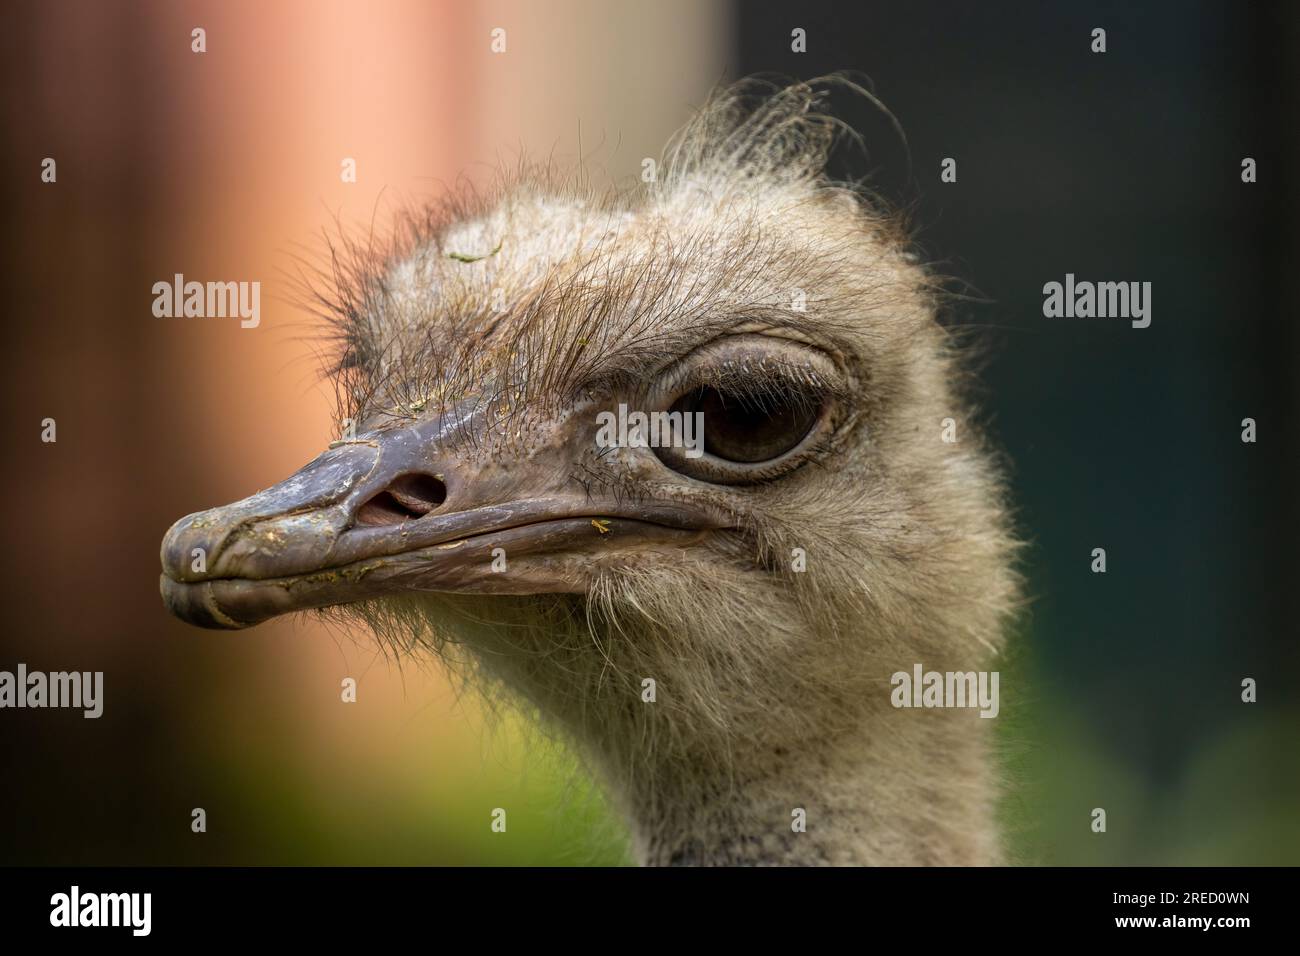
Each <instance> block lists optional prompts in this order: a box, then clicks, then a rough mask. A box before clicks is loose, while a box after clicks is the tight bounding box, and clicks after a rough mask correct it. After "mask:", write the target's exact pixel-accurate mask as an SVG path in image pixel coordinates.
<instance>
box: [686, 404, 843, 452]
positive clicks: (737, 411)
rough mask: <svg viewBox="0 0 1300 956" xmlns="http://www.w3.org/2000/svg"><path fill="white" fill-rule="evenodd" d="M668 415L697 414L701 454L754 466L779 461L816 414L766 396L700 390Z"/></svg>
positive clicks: (804, 406)
mask: <svg viewBox="0 0 1300 956" xmlns="http://www.w3.org/2000/svg"><path fill="white" fill-rule="evenodd" d="M672 411H674V412H682V413H683V414H694V413H696V412H698V413H699V414H700V415H701V416H702V418H701V419H698V420H700V421H703V423H704V451H705V453H706V454H709V455H712V456H713V457H715V458H720V459H722V460H723V461H732V462H739V463H742V464H754V463H757V462H763V461H771V460H772V459H773V458H779V457H780V456H782V455H784V454H785V453H786V452H788V451H790V450H791V449H793V448H794V447H795V446H796V445H798V444H799V443H800V442H802V441H803V439H804V437H805V436H807V434H808V432H809V431H811V430H812V427H813V425H815V424H816V423H817V418H818V415H819V412H820V409H819V408H818V407H817V406H816V405H814V404H811V403H808V402H801V401H789V400H786V397H778V398H777V399H776V400H773V397H772V396H767V395H762V394H759V395H746V394H743V393H740V394H737V393H735V392H724V391H722V390H721V389H717V388H712V387H709V386H705V387H703V388H697V389H695V390H694V391H693V392H690V393H689V394H687V395H683V396H682V397H681V398H679V399H678V400H677V401H676V402H675V403H674V404H673V407H672Z"/></svg>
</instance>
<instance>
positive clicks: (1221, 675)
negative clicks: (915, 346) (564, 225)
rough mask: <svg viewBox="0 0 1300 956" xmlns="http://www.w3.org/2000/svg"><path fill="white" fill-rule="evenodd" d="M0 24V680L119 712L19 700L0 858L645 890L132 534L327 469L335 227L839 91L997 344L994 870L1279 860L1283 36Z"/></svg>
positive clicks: (434, 708)
mask: <svg viewBox="0 0 1300 956" xmlns="http://www.w3.org/2000/svg"><path fill="white" fill-rule="evenodd" d="M0 18H2V19H3V29H0V51H2V52H3V56H0V72H2V73H3V75H4V84H3V93H2V94H0V104H2V108H3V111H4V130H5V135H6V142H5V148H4V150H3V152H2V153H0V215H2V216H3V217H4V219H5V220H6V222H5V229H4V232H3V239H4V244H5V245H4V255H3V262H2V264H0V270H3V275H4V279H5V282H4V286H5V290H6V295H5V305H6V309H5V316H4V322H5V329H6V332H7V344H8V347H9V355H10V357H11V360H12V363H11V366H10V369H11V371H10V377H9V378H8V379H7V380H4V381H3V382H0V392H2V394H3V408H4V423H5V427H4V430H3V440H4V445H5V447H4V462H5V469H4V473H3V478H2V479H0V480H2V483H3V493H4V502H5V509H4V510H5V515H6V525H7V531H8V541H9V546H8V547H5V548H3V549H0V564H2V566H3V574H0V596H2V598H3V601H4V607H5V608H6V609H7V614H8V619H7V620H6V621H5V622H4V625H3V629H2V633H0V669H8V670H12V669H13V668H14V667H15V666H16V664H17V663H18V662H20V661H22V662H25V663H26V664H27V666H28V667H29V668H30V669H33V670H47V671H53V670H65V669H66V670H71V669H75V670H88V671H95V670H102V671H104V672H105V684H106V690H105V713H104V716H103V717H102V718H101V719H99V720H84V719H83V718H82V716H81V714H80V712H77V711H53V710H47V711H30V710H23V711H16V710H5V711H0V779H2V780H3V783H4V785H3V786H0V821H2V825H0V862H4V863H66V864H86V863H98V864H108V863H115V864H125V863H250V864H271V863H275V864H437V863H447V864H473V863H483V864H564V865H570V864H571V865H582V864H619V863H623V862H625V861H626V859H627V855H626V846H625V840H624V837H623V834H622V832H621V830H620V828H619V826H618V824H617V823H615V822H614V821H613V820H612V819H611V818H610V817H609V815H608V814H607V812H606V809H605V806H604V803H603V802H602V800H601V797H600V795H599V794H598V793H596V792H594V791H593V789H592V788H591V787H590V786H589V785H588V784H587V783H586V782H585V780H584V778H583V776H582V775H581V773H579V772H577V771H575V766H574V762H573V761H572V759H571V758H570V757H569V755H567V754H566V753H564V752H563V750H562V749H559V748H556V747H554V746H545V747H543V746H538V745H537V744H536V742H534V741H531V740H530V739H529V738H528V737H527V735H526V733H525V731H524V730H523V728H521V727H520V726H518V724H516V723H512V722H511V721H510V720H509V719H506V720H505V721H504V722H494V721H490V720H488V719H487V718H486V717H485V715H484V714H483V712H482V710H481V708H480V707H479V705H478V703H477V702H476V701H475V700H474V698H473V697H472V696H461V695H458V694H457V692H456V691H455V690H454V689H453V688H452V687H451V686H450V685H449V683H448V682H447V680H446V679H445V677H444V675H443V674H442V673H441V672H440V671H439V669H438V668H437V667H436V665H433V664H430V663H427V662H420V661H415V660H407V661H402V662H400V663H398V662H393V661H389V660H386V659H385V658H383V657H382V656H381V655H380V654H379V653H378V651H377V649H376V648H375V647H374V646H373V644H372V643H371V641H370V640H369V638H368V637H367V636H366V635H365V634H363V633H355V634H353V633H348V632H344V631H340V630H337V629H332V630H331V629H326V628H325V627H324V626H322V625H320V624H317V623H315V622H313V621H310V620H305V619H304V620H292V621H280V622H274V623H270V624H266V625H263V626H261V627H258V628H256V629H254V630H251V631H245V632H235V633H229V634H227V633H215V632H206V631H199V630H195V629H193V628H189V627H187V626H185V625H182V624H180V623H179V622H177V621H175V620H173V619H172V618H170V617H169V616H168V615H167V614H166V612H165V611H164V610H163V607H162V604H161V602H160V600H159V598H158V591H157V575H158V557H157V553H158V545H159V542H160V540H161V537H162V535H163V533H164V531H165V530H166V529H167V527H168V526H169V525H170V524H171V522H172V521H173V520H175V519H176V518H178V517H180V516H181V515H183V514H186V513H188V512H191V511H195V510H198V509H200V508H205V507H208V506H211V505H215V504H218V503H224V502H227V501H230V500H233V499H235V498H239V497H243V496H244V495H246V494H249V493H251V492H253V491H255V490H257V489H259V488H263V487H265V486H267V485H269V484H271V483H272V482H274V481H276V480H278V479H279V478H281V477H283V476H284V475H286V474H288V473H289V472H291V471H292V470H294V469H296V468H297V467H298V466H300V465H301V464H303V463H304V462H306V461H308V460H309V459H311V458H312V457H314V456H315V455H316V454H317V453H318V452H319V451H320V450H321V448H322V447H323V446H324V445H325V443H327V442H328V441H329V439H330V438H331V437H332V436H331V434H330V431H331V428H330V412H331V408H332V406H331V401H332V396H331V394H330V392H329V389H328V388H327V387H325V386H324V385H322V383H320V381H319V380H318V378H317V374H316V364H315V361H314V359H313V355H312V342H311V335H312V326H311V320H310V317H309V316H308V315H307V314H306V313H305V312H303V311H302V310H301V309H300V308H298V307H297V306H296V305H294V304H293V301H292V294H293V293H292V288H291V284H290V282H289V281H288V279H287V277H286V273H290V272H292V271H293V269H294V262H295V256H297V255H301V254H303V253H304V252H305V253H309V254H310V253H312V252H317V251H319V250H320V249H321V248H322V246H323V240H322V236H323V234H324V232H325V231H327V230H329V229H331V228H332V227H333V224H334V223H335V221H336V220H337V221H339V222H341V223H343V224H345V225H360V226H361V227H362V228H368V224H369V223H370V222H371V221H372V220H373V221H374V222H375V223H376V224H377V225H378V226H379V227H380V228H382V227H383V224H384V223H385V222H386V221H387V220H386V215H387V214H388V213H390V212H391V210H392V209H394V208H396V207H397V206H398V205H400V204H401V203H404V202H408V201H412V200H419V199H421V198H424V197H433V196H436V195H438V194H439V193H440V192H441V191H443V190H445V189H447V188H448V187H449V184H452V183H454V182H455V181H456V179H457V177H458V176H461V175H462V174H464V175H467V176H468V177H470V178H471V179H478V178H482V177H484V176H485V175H487V174H488V173H489V172H490V170H491V168H492V167H493V166H494V165H495V164H497V163H498V162H502V161H504V162H507V163H508V162H511V161H513V160H514V159H515V158H516V157H517V156H518V154H519V153H520V151H521V150H522V151H524V152H526V153H529V154H532V155H538V156H546V155H550V154H554V155H555V156H556V158H557V159H560V160H566V159H572V158H575V157H576V156H577V155H578V154H579V151H580V150H581V152H582V153H583V154H584V155H586V156H587V162H588V165H589V166H590V168H591V170H592V174H593V178H599V177H600V176H603V175H606V174H607V175H608V176H609V177H611V178H614V179H629V178H631V177H635V176H636V175H638V174H639V172H640V168H641V159H642V158H643V157H646V156H658V154H659V151H660V148H661V145H662V143H663V141H664V140H665V138H666V137H667V136H668V135H669V134H670V133H671V132H672V131H673V130H674V129H675V128H677V127H678V126H679V125H681V124H682V123H683V122H684V121H685V120H686V119H687V118H688V117H689V116H690V114H691V111H692V109H693V108H695V107H698V106H699V105H700V104H701V103H702V102H703V101H704V99H705V98H706V96H707V94H708V92H709V90H710V89H711V88H712V87H713V86H714V85H716V84H717V83H719V82H725V81H727V80H729V79H734V78H736V77H739V76H742V75H746V74H750V73H755V72H777V73H781V74H785V75H789V76H794V77H812V76H816V75H818V74H821V73H825V72H829V71H833V70H845V69H847V70H857V71H861V72H862V73H864V74H866V75H867V76H869V77H870V78H871V80H872V82H873V83H874V87H875V91H876V93H877V94H878V95H879V96H880V98H881V99H882V100H883V102H884V103H885V104H887V106H888V107H889V109H890V110H891V111H892V113H893V114H894V116H895V117H896V118H897V121H898V123H899V124H900V125H901V128H902V129H903V130H904V131H905V133H906V136H907V142H906V143H904V142H903V141H902V140H901V139H900V138H899V136H898V134H897V132H895V130H894V128H893V126H892V123H891V121H890V119H889V118H888V117H886V116H885V115H883V114H881V113H879V112H872V111H869V110H867V109H865V108H864V107H863V106H862V105H861V104H857V103H846V104H844V115H845V117H846V119H848V120H849V122H850V123H852V124H853V125H854V126H856V127H857V128H858V129H859V130H861V131H862V132H863V134H864V136H865V142H866V145H867V150H868V155H867V156H866V157H863V156H862V155H861V154H860V153H857V154H852V155H850V154H848V153H846V154H844V155H837V157H836V165H837V169H838V171H839V172H842V173H846V174H850V175H863V174H868V173H869V174H870V175H871V177H872V182H873V184H874V185H875V187H876V188H877V189H878V190H879V191H880V192H881V193H882V194H883V195H885V196H886V197H887V198H889V199H890V200H891V201H893V202H896V203H899V204H902V205H904V206H906V207H907V208H908V209H909V210H910V212H911V215H912V219H913V221H914V223H915V225H916V228H917V233H918V239H919V243H920V246H921V248H922V250H923V251H924V253H925V254H926V255H927V256H928V257H930V258H931V259H934V260H936V261H939V262H941V263H942V267H943V269H945V270H946V271H947V272H948V273H949V274H951V275H953V276H955V277H958V278H959V279H961V280H964V281H965V282H967V283H969V284H970V286H971V287H972V290H973V292H974V293H975V295H976V298H974V299H972V300H971V301H966V302H961V303H958V304H956V305H954V306H953V307H952V308H951V310H950V311H949V314H948V315H946V316H945V320H946V321H948V322H951V323H952V324H954V325H958V326H962V327H967V328H971V329H973V330H976V331H977V335H978V338H979V339H980V340H981V341H982V342H983V343H984V344H985V347H986V348H985V351H986V353H987V359H986V367H985V369H984V371H983V381H984V383H985V386H986V388H987V396H986V405H987V410H988V412H989V416H990V419H991V421H992V423H993V427H994V430H995V433H996V435H997V437H998V440H999V441H1000V442H1001V444H1002V445H1003V447H1004V448H1005V450H1006V452H1007V454H1008V457H1009V459H1010V460H1011V462H1013V465H1014V471H1013V476H1012V478H1013V487H1014V491H1015V495H1016V501H1017V505H1018V507H1019V516H1020V521H1021V525H1022V527H1023V530H1024V533H1025V535H1026V536H1027V537H1028V538H1029V540H1030V542H1031V547H1030V550H1029V553H1028V555H1027V558H1026V564H1025V571H1026V574H1027V576H1028V580H1029V587H1030V592H1031V594H1032V596H1033V604H1032V608H1031V613H1030V614H1029V615H1028V617H1027V619H1026V622H1025V624H1024V626H1023V628H1022V630H1021V632H1020V633H1019V634H1017V635H1016V637H1015V640H1014V642H1013V646H1012V650H1011V652H1010V653H1009V654H1008V657H1007V660H1006V661H1005V663H1004V665H1003V667H1002V670H1003V679H1002V685H1001V686H1002V716H1001V717H1000V718H999V720H998V722H997V723H998V732H999V735H1000V742H1001V747H1002V751H1003V759H1004V762H1005V767H1006V777H1007V781H1008V796H1007V799H1006V801H1005V805H1004V817H1005V821H1006V824H1007V826H1008V831H1009V833H1010V839H1011V849H1012V853H1013V856H1014V858H1015V859H1017V860H1019V861H1023V862H1026V863H1040V864H1094V863H1112V864H1184V863H1187V864H1261V863H1291V864H1296V863H1300V740H1298V739H1297V738H1298V731H1300V689H1298V688H1300V684H1297V679H1300V666H1298V665H1300V652H1298V651H1297V641H1296V636H1297V624H1296V620H1295V618H1294V617H1293V611H1292V603H1293V602H1292V600H1291V595H1292V591H1293V589H1294V588H1295V586H1296V583H1297V570H1298V568H1297V558H1296V548H1295V545H1294V541H1295V540H1296V537H1297V531H1298V530H1300V520H1297V519H1298V517H1300V516H1298V515H1297V504H1296V494H1295V491H1296V488H1297V486H1298V485H1300V474H1298V471H1300V468H1298V465H1297V462H1298V459H1297V455H1296V448H1297V444H1296V441H1297V438H1300V435H1298V434H1297V430H1298V428H1297V421H1300V417H1298V416H1297V413H1298V412H1300V396H1298V394H1297V385H1296V379H1295V375H1294V371H1295V368H1296V359H1297V357H1298V356H1300V343H1298V342H1297V332H1296V324H1297V315H1296V306H1295V300H1294V296H1293V295H1292V294H1291V290H1290V288H1289V282H1290V280H1291V279H1292V274H1293V273H1294V270H1295V267H1296V264H1297V252H1298V249H1297V239H1296V229H1295V223H1296V217H1297V213H1298V212H1300V193H1298V192H1297V187H1296V185H1295V179H1296V177H1295V172H1296V169H1297V156H1300V151H1297V149H1296V145H1297V144H1296V141H1295V140H1296V136H1297V132H1296V123H1295V118H1296V116H1297V115H1300V111H1298V109H1297V107H1298V106H1300V103H1298V102H1297V101H1298V99H1300V75H1298V74H1297V68H1296V60H1295V53H1296V51H1297V48H1298V47H1300V10H1298V9H1297V8H1295V7H1294V6H1284V5H1282V4H1277V5H1270V4H1252V5H1250V6H1248V7H1247V6H1243V5H1234V4H1231V3H1228V2H1227V0H1222V2H1215V3H1195V2H1186V3H1184V2H1180V3H1172V2H1166V3H1150V4H1144V5H1143V9H1142V10H1134V9H1131V5H1129V4H1122V3H1090V4H1077V5H1073V4H1072V5H1066V4H1052V5H1046V4H1037V3H998V4H988V5H979V6H978V7H976V6H975V5H961V4H957V3H951V4H949V3H932V2H919V3H918V2H908V3H852V4H849V3H847V2H846V3H836V4H832V3H805V2H800V3H798V4H794V3H762V2H743V3H740V2H738V3H735V4H731V3H725V2H693V0H670V2H660V3H655V4H642V3H636V2H631V0H627V2H609V3H605V2H597V0H590V2H575V0H549V2H547V3H529V2H479V3H473V4H469V3H453V2H446V3H441V2H394V0H381V2H374V3H364V4H363V3H359V2H356V3H343V2H306V0H292V2H276V3H261V2H255V0H226V2H219V3H218V2H210V3H203V2H162V0H159V2H135V3H98V2H90V0H86V2H75V0H53V2H42V3H36V2H20V3H16V4H10V5H7V6H6V9H5V11H4V12H3V14H0ZM196 27H202V28H203V29H204V30H205V31H206V44H207V51H206V52H205V53H202V54H196V53H194V52H192V51H191V43H192V40H191V31H192V30H193V29H194V28H196ZM497 27H500V28H503V29H504V30H505V31H506V51H505V52H504V53H493V52H492V51H491V47H490V44H491V40H492V36H491V32H492V30H493V29H495V28H497ZM1095 27H1102V28H1104V29H1106V31H1107V45H1108V50H1107V52H1106V53H1105V54H1101V55H1098V54H1094V53H1092V52H1090V43H1091V31H1092V29H1093V28H1095ZM796 28H798V29H803V30H805V31H806V36H807V51H806V52H804V53H796V52H793V51H792V49H791V42H792V41H791V31H792V30H794V29H796ZM1247 156H1249V157H1253V158H1254V159H1256V161H1257V163H1258V169H1259V181H1258V182H1257V183H1255V184H1250V185H1247V184H1243V183H1242V182H1241V179H1240V168H1241V160H1242V158H1243V157H1247ZM46 157H52V158H54V159H55V160H56V161H57V177H58V178H57V183H55V184H47V183H43V182H42V181H41V176H40V174H41V162H42V160H43V159H44V158H46ZM945 157H953V158H956V159H957V163H958V181H957V182H956V183H941V182H940V180H939V171H940V162H941V160H942V159H943V158H945ZM345 158H353V159H355V160H356V166H357V181H356V182H355V183H343V182H342V181H341V179H340V169H341V166H340V164H341V163H342V161H343V160H344V159H345ZM178 272H179V273H184V274H185V276H186V277H187V278H196V279H200V280H207V279H222V280H245V281H248V280H258V281H261V283H262V290H263V298H262V317H261V324H260V326H259V327H258V328H256V329H241V328H240V327H239V323H238V322H237V321H222V320H205V319H192V320H184V319H158V318H155V317H154V316H153V315H152V313H151V305H152V300H153V294H152V291H151V287H152V285H153V283H154V282H157V281H160V280H169V279H170V277H171V276H172V275H173V274H174V273H178ZM1067 272H1073V273H1075V274H1076V275H1077V276H1079V277H1080V278H1092V279H1111V280H1145V281H1150V282H1152V284H1153V321H1152V325H1151V327H1150V328H1148V329H1145V330H1140V331H1139V330H1134V329H1131V328H1129V326H1128V324H1127V323H1126V322H1122V321H1114V320H1109V321H1108V320H1096V319H1094V320H1087V319H1078V320H1069V319H1064V320H1047V319H1044V318H1043V317H1042V314H1041V306H1042V292H1041V289H1042V285H1043V283H1044V282H1047V281H1052V280H1056V281H1060V280H1062V278H1063V277H1064V275H1065V273H1067ZM47 417H48V418H54V419H55V420H56V421H57V427H58V441H57V443H55V444H44V443H42V442H41V441H40V432H41V421H42V420H43V419H45V418H47ZM1245 417H1252V418H1254V419H1256V421H1257V422H1258V433H1259V440H1258V442H1257V443H1256V444H1253V445H1247V444H1243V443H1242V442H1241V440H1240V432H1241V425H1240V423H1241V420H1242V419H1243V418H1245ZM1096 547H1104V548H1105V549H1106V551H1107V558H1108V572H1107V573H1106V574H1104V575H1099V574H1093V573H1091V571H1090V563H1091V560H1092V558H1091V552H1092V549H1093V548H1096ZM345 677H353V678H355V679H356V680H357V682H358V701H357V703H355V704H350V705H343V704H341V703H340V700H339V693H340V681H341V680H342V679H343V678H345ZM1244 677H1253V678H1255V679H1256V680H1257V681H1258V684H1259V701H1258V703H1255V704H1243V703H1241V701H1240V685H1241V680H1242V679H1243V678H1244ZM194 807H202V808H204V809H205V810H206V812H207V818H208V831H207V833H205V834H202V835H196V834H193V833H191V830H190V819H191V818H190V812H191V809H192V808H194ZM493 807H506V808H509V813H510V830H509V834H508V836H505V837H503V836H501V835H496V834H492V833H491V832H490V830H489V826H488V823H489V814H490V812H491V809H492V808H493ZM1093 807H1105V808H1106V809H1107V813H1108V832H1107V833H1106V834H1105V835H1104V836H1098V835H1096V834H1093V833H1092V832H1091V831H1090V829H1089V822H1090V818H1089V813H1090V811H1091V809H1092V808H1093Z"/></svg>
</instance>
